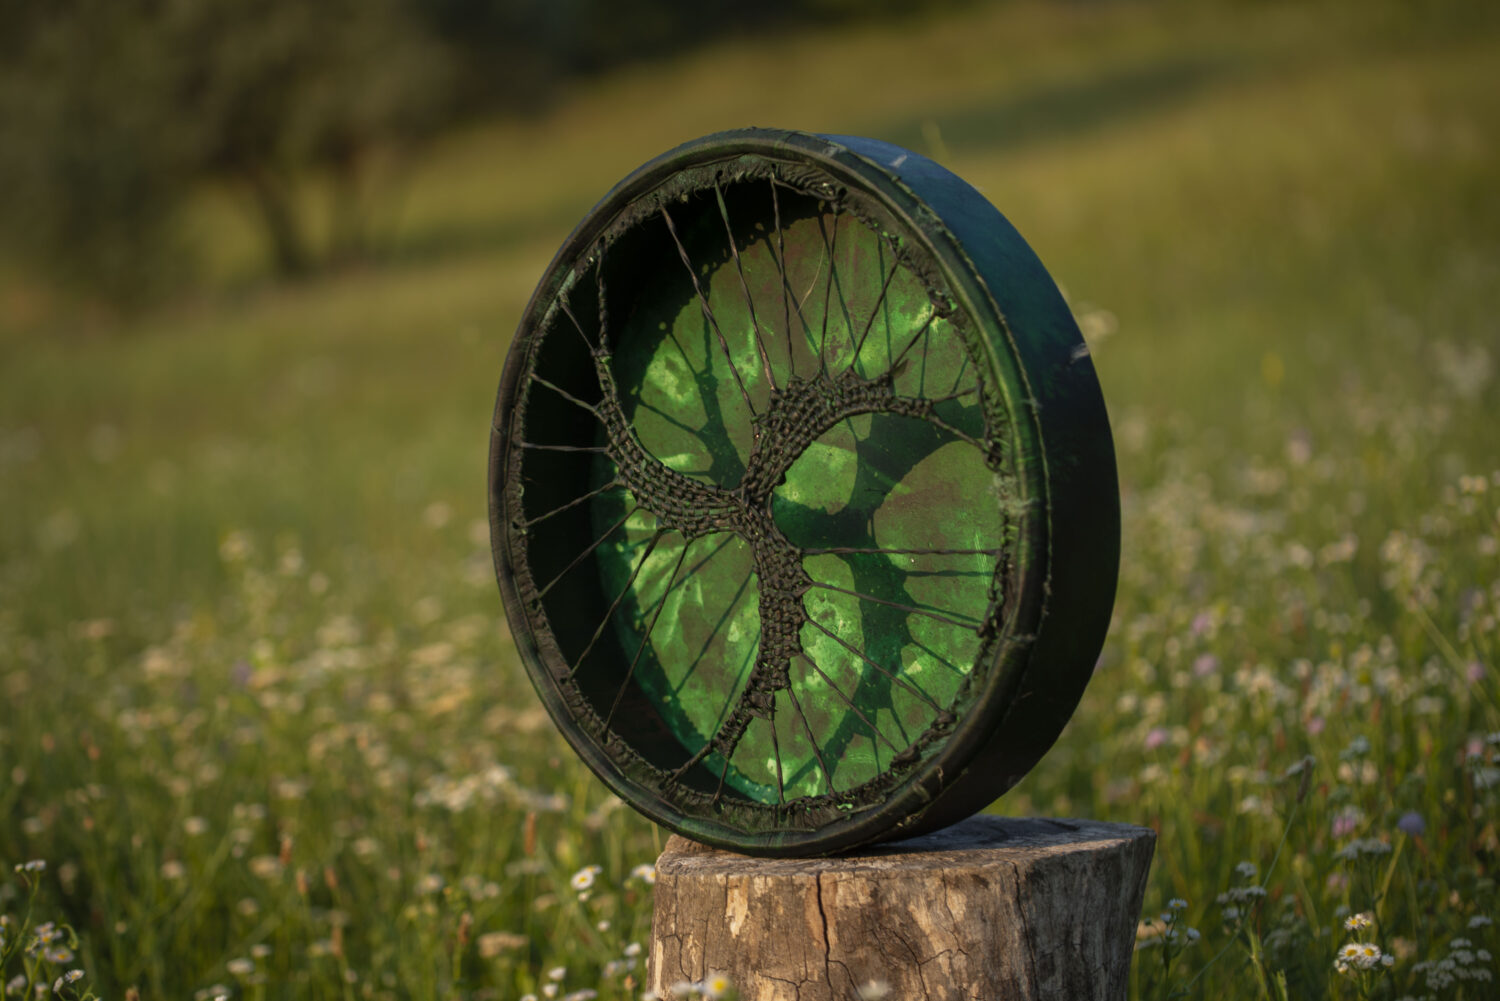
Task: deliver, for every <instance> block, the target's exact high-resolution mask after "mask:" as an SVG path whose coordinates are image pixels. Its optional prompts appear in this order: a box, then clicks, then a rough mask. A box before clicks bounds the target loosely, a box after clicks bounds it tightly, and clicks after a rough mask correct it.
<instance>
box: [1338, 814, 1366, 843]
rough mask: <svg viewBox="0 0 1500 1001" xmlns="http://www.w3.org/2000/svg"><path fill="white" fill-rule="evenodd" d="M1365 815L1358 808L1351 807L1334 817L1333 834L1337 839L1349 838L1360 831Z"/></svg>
mask: <svg viewBox="0 0 1500 1001" xmlns="http://www.w3.org/2000/svg"><path fill="white" fill-rule="evenodd" d="M1364 819H1365V815H1364V812H1363V811H1362V810H1360V809H1359V808H1358V807H1354V806H1349V807H1345V808H1344V809H1342V810H1340V811H1339V812H1338V813H1336V814H1334V815H1333V825H1332V828H1331V830H1332V833H1333V836H1334V837H1336V838H1347V837H1348V836H1349V835H1351V834H1353V833H1354V832H1355V831H1356V830H1358V829H1359V825H1360V824H1361V823H1362V822H1363V821H1364Z"/></svg>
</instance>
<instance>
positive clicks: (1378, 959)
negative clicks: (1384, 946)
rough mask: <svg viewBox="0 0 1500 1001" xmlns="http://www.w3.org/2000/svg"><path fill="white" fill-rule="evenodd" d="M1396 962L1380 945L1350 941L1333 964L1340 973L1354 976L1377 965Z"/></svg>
mask: <svg viewBox="0 0 1500 1001" xmlns="http://www.w3.org/2000/svg"><path fill="white" fill-rule="evenodd" d="M1394 962H1395V959H1394V958H1393V957H1391V956H1387V955H1386V954H1385V953H1383V952H1381V951H1380V947H1379V946H1378V945H1376V944H1375V943H1373V942H1349V943H1347V944H1345V946H1344V947H1343V948H1342V949H1340V950H1339V952H1338V956H1337V958H1335V959H1334V961H1333V966H1334V969H1335V970H1337V971H1338V972H1339V973H1342V974H1345V975H1347V976H1353V975H1355V974H1356V973H1361V972H1363V971H1365V970H1373V969H1374V968H1375V967H1377V966H1390V965H1391V964H1392V963H1394Z"/></svg>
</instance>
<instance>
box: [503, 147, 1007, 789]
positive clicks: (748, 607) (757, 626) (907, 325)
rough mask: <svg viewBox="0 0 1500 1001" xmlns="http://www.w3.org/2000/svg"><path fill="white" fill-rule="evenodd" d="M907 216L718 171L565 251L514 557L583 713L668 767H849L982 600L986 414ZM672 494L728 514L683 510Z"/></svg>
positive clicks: (892, 733) (729, 774)
mask: <svg viewBox="0 0 1500 1001" xmlns="http://www.w3.org/2000/svg"><path fill="white" fill-rule="evenodd" d="M899 241H900V238H899V237H897V236H892V235H890V234H887V233H882V232H877V230H876V229H874V228H872V227H871V225H869V224H868V223H867V222H866V221H865V220H863V219H861V218H860V217H858V216H856V215H854V214H852V213H850V212H847V211H840V210H839V209H838V208H837V207H836V206H833V205H830V204H829V203H828V202H825V201H822V200H820V199H818V198H815V197H813V196H812V195H809V194H805V193H802V192H801V191H798V190H795V189H794V188H792V187H789V186H786V185H784V184H780V183H777V182H773V181H772V180H770V179H769V178H767V177H760V178H751V179H742V180H731V181H720V182H719V183H717V184H710V185H707V186H705V187H703V188H702V189H700V190H698V191H696V192H694V193H692V194H690V195H689V196H688V197H687V198H686V200H678V199H675V198H674V199H671V200H667V201H664V202H663V203H662V205H661V206H659V207H658V209H657V211H655V212H652V213H645V214H641V215H639V216H638V218H637V219H636V221H635V222H634V224H633V225H631V226H630V227H629V228H628V229H626V230H625V231H624V232H623V233H619V234H616V235H614V236H612V238H611V241H610V242H609V243H608V245H607V246H604V247H603V249H602V253H598V252H596V254H595V256H594V260H593V261H592V262H590V263H587V264H585V263H580V264H579V266H578V276H577V279H576V280H575V281H574V282H573V283H572V285H571V286H570V287H568V288H567V289H565V290H564V291H562V292H561V293H560V294H559V298H560V300H561V304H562V305H563V306H566V308H565V309H564V308H558V309H555V310H553V311H552V313H551V314H550V317H551V318H550V321H549V326H548V327H547V328H546V329H545V330H544V331H543V332H542V335H541V341H540V345H539V347H538V349H537V352H536V354H535V355H534V359H533V362H532V366H531V369H530V374H531V376H532V378H531V379H530V381H529V382H528V384H527V385H526V386H525V388H524V389H523V392H524V393H525V394H526V410H525V415H526V416H525V425H524V429H525V438H526V441H527V444H528V448H529V451H527V452H526V453H525V459H524V461H523V467H522V475H523V505H524V513H525V517H526V520H527V522H528V523H529V527H528V536H529V537H528V543H527V559H528V561H529V563H530V567H531V572H532V578H533V580H534V582H535V585H536V589H537V591H539V592H540V596H539V600H540V602H541V608H542V611H543V614H544V615H545V616H546V620H547V622H548V623H549V625H550V627H551V631H552V633H553V634H554V635H555V637H556V640H557V644H558V647H559V650H560V652H561V655H562V658H563V660H564V661H565V666H566V669H567V672H568V677H569V678H570V680H571V682H572V683H574V684H576V686H577V691H578V692H579V693H580V696H581V698H582V699H583V700H584V701H585V703H586V704H587V706H588V708H589V710H590V713H589V715H592V716H594V717H596V720H597V721H598V722H599V723H602V726H603V730H605V731H609V730H612V731H614V732H615V733H621V734H624V735H625V736H626V738H627V739H628V740H630V741H631V743H632V746H633V747H634V748H635V750H636V751H637V752H639V753H640V754H641V755H643V756H644V758H645V759H646V760H647V761H649V762H650V763H651V764H652V765H654V766H655V767H656V768H658V769H660V770H661V771H662V772H663V774H664V778H663V779H662V781H663V783H664V784H672V783H681V784H683V785H684V786H687V787H691V788H694V789H697V790H701V791H707V792H712V793H714V794H715V795H716V796H727V797H732V798H735V799H739V800H742V801H743V800H748V801H751V802H755V803H761V804H781V803H789V802H792V801H794V800H798V799H801V798H804V797H820V796H826V795H834V796H839V795H844V794H847V793H849V792H850V791H851V790H854V789H857V788H858V787H860V786H862V785H864V784H865V783H868V782H870V781H872V780H874V779H876V778H877V777H879V776H881V775H883V774H884V773H886V772H888V771H889V770H890V769H891V767H892V763H893V759H895V758H897V757H898V756H900V755H902V753H903V752H908V749H910V748H912V747H913V745H914V744H917V743H918V742H919V741H920V738H922V736H923V735H924V734H925V733H927V732H928V731H929V730H930V729H931V728H933V727H934V725H935V724H939V723H940V722H943V723H945V722H949V721H951V717H950V716H948V714H949V713H950V711H952V710H954V703H955V700H956V699H958V698H959V697H960V693H961V690H962V686H963V684H964V681H965V679H966V677H967V676H968V674H969V673H970V671H971V669H972V668H973V665H974V663H975V660H976V658H977V657H978V656H979V654H980V650H981V646H982V641H981V635H980V632H981V629H982V628H983V627H984V626H985V624H986V623H991V624H993V620H994V618H995V614H996V612H995V610H996V608H997V607H998V604H999V601H1000V598H1001V595H1000V594H999V593H998V590H999V584H998V581H999V576H998V575H997V572H996V567H997V565H998V564H999V563H1000V553H1001V550H1002V547H1003V546H1004V544H1005V535H1006V524H1005V519H1004V518H1003V516H1002V498H1003V496H1004V494H1005V486H1004V482H1003V477H1002V475H1001V473H1000V471H999V468H998V467H999V459H998V456H999V453H1000V449H999V447H998V446H997V445H996V444H995V437H996V435H997V434H998V430H997V429H996V428H993V427H990V426H988V423H987V421H986V419H985V416H984V409H983V395H984V392H985V391H987V388H986V387H982V384H981V371H982V366H980V365H978V364H976V363H975V360H974V358H972V357H971V349H970V347H969V346H967V345H966V343H965V341H964V339H963V337H962V336H961V334H960V324H959V322H958V320H957V319H956V318H954V317H952V316H951V315H941V314H940V310H939V309H938V307H937V306H936V305H935V297H934V294H933V292H932V291H931V290H930V289H929V287H928V286H927V285H926V284H924V282H923V281H922V280H921V279H920V278H919V277H918V276H917V274H916V273H914V272H913V270H911V268H910V267H909V265H908V263H907V261H908V260H909V258H907V257H906V256H905V255H903V254H901V253H898V251H897V248H898V247H899V246H900V245H901V244H900V242H899ZM913 250H914V248H912V247H911V246H910V244H909V243H908V245H907V254H909V253H911V252H912V251H913ZM601 261H602V264H601V263H600V262H601ZM601 289H602V295H601V293H600V290H601ZM601 360H602V365H603V366H604V368H605V370H606V371H607V375H605V376H601V375H600V374H599V371H598V369H597V368H596V365H597V364H600V363H601ZM616 406H617V409H616ZM611 412H617V413H619V414H622V415H623V417H624V418H625V420H626V421H627V422H628V425H629V427H630V429H631V434H632V435H633V437H634V440H635V441H637V442H638V443H639V445H640V446H641V448H643V449H644V454H646V455H648V457H649V461H648V462H644V463H642V462H640V461H638V457H637V458H632V457H631V456H627V455H625V454H623V451H622V449H621V448H619V447H617V446H616V444H614V443H613V442H612V439H611V435H610V433H608V432H607V431H606V419H605V418H606V416H607V415H608V414H609V413H611ZM694 484H702V485H705V486H706V487H709V488H713V489H714V490H716V491H717V492H715V493H713V494H711V495H710V494H709V493H707V492H704V493H701V494H700V493H699V492H697V488H696V487H694V486H693V485H694ZM674 485H675V486H674ZM663 491H665V492H666V494H667V495H672V496H677V497H687V498H699V497H700V496H701V497H703V498H708V500H705V501H703V502H702V503H704V504H707V505H708V506H710V507H713V506H714V505H719V504H722V505H724V510H725V511H730V512H731V513H730V514H726V515H724V516H723V517H721V518H719V519H718V521H717V522H715V523H713V524H709V525H704V524H701V523H696V522H695V523H693V524H687V523H686V522H685V520H684V519H687V520H688V521H691V518H690V517H688V516H686V515H683V514H681V513H680V512H679V513H672V512H668V511H665V510H656V509H655V508H659V507H662V506H663V505H662V502H661V500H660V499H657V500H655V501H653V498H660V497H661V496H663ZM694 503H698V501H694ZM735 504H739V505H740V506H741V508H743V509H744V510H743V511H741V510H740V508H735V507H734V505H735ZM690 506H691V505H690ZM714 510H718V508H717V507H714ZM747 691H749V692H750V693H751V697H748V698H747V696H746V695H745V693H746V692H747ZM906 757H912V754H911V753H908V754H907V755H906Z"/></svg>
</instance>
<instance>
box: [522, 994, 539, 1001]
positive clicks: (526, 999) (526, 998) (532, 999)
mask: <svg viewBox="0 0 1500 1001" xmlns="http://www.w3.org/2000/svg"><path fill="white" fill-rule="evenodd" d="M521 1001H536V995H535V994H522V995H521Z"/></svg>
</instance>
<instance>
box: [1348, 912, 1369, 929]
mask: <svg viewBox="0 0 1500 1001" xmlns="http://www.w3.org/2000/svg"><path fill="white" fill-rule="evenodd" d="M1374 925H1375V919H1374V918H1373V917H1371V916H1370V914H1369V913H1368V912H1362V913H1359V914H1351V915H1349V916H1348V917H1347V918H1345V919H1344V930H1345V931H1364V930H1365V929H1366V928H1372V927H1374Z"/></svg>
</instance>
